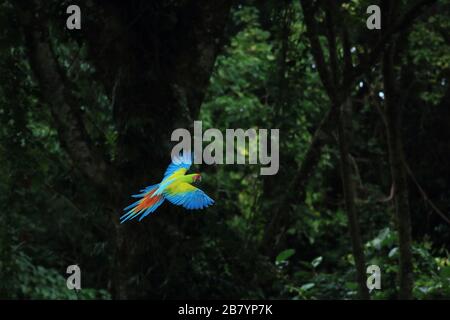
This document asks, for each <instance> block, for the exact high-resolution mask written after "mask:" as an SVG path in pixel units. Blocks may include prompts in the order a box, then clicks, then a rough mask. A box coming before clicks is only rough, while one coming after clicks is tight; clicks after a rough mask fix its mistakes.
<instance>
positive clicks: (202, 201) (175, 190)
mask: <svg viewBox="0 0 450 320" xmlns="http://www.w3.org/2000/svg"><path fill="white" fill-rule="evenodd" d="M164 196H165V197H166V199H167V200H169V201H170V202H172V203H173V204H175V205H177V206H183V207H184V208H186V209H189V210H196V209H203V208H206V207H208V206H210V205H212V204H213V203H214V200H213V199H211V198H210V197H208V196H207V195H206V193H204V192H203V191H202V190H200V189H198V188H196V187H194V186H193V185H191V184H189V183H186V182H180V183H178V182H175V183H173V184H172V185H169V186H168V187H167V189H166V190H165V192H164Z"/></svg>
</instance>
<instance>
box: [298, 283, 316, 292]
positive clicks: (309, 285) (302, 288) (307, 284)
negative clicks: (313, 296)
mask: <svg viewBox="0 0 450 320" xmlns="http://www.w3.org/2000/svg"><path fill="white" fill-rule="evenodd" d="M315 286H316V285H315V284H314V283H306V284H304V285H302V286H301V287H300V289H301V290H303V291H307V290H309V289H311V288H314V287H315Z"/></svg>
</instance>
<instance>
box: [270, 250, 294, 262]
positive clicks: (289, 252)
mask: <svg viewBox="0 0 450 320" xmlns="http://www.w3.org/2000/svg"><path fill="white" fill-rule="evenodd" d="M294 254H295V250H294V249H287V250H284V251H282V252H280V254H279V255H278V256H277V257H276V259H275V261H276V262H281V261H285V260H287V259H289V258H290V257H292V256H293V255H294Z"/></svg>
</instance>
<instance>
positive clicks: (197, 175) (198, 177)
mask: <svg viewBox="0 0 450 320" xmlns="http://www.w3.org/2000/svg"><path fill="white" fill-rule="evenodd" d="M192 181H193V182H200V181H202V176H201V174H200V173H196V174H195V175H194V176H193V177H192Z"/></svg>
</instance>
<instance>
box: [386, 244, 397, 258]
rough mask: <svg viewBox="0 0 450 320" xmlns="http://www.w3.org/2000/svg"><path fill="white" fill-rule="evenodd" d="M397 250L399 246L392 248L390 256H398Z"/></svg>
mask: <svg viewBox="0 0 450 320" xmlns="http://www.w3.org/2000/svg"><path fill="white" fill-rule="evenodd" d="M397 252H398V247H395V248H392V250H391V251H389V254H388V257H389V258H393V257H395V256H397Z"/></svg>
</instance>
